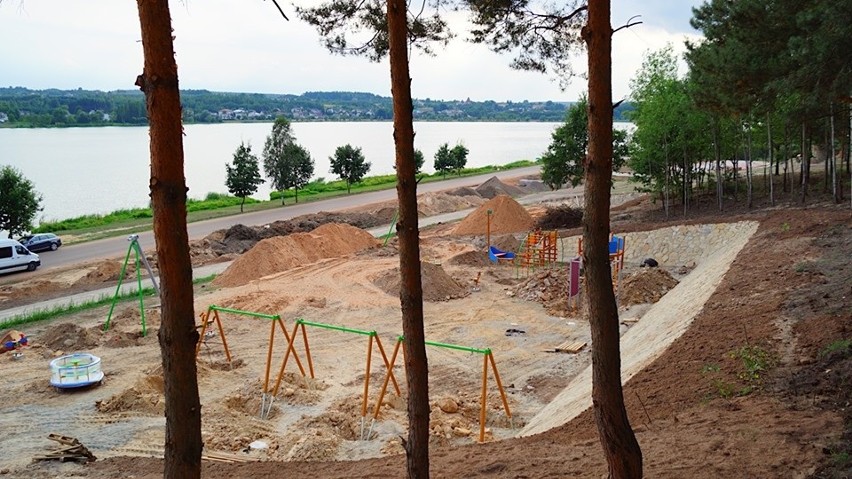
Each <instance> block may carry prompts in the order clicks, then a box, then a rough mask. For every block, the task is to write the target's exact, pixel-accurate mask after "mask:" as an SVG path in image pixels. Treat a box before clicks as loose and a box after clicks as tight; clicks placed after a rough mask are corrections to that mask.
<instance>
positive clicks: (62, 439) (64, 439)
mask: <svg viewBox="0 0 852 479" xmlns="http://www.w3.org/2000/svg"><path fill="white" fill-rule="evenodd" d="M47 438H48V439H50V440H51V441H56V442H58V443H60V444H65V445H68V446H74V445H77V444H80V440H79V439H77V438H76V437H71V436H63V435H62V434H56V433H53V432H52V433H50V434H48V435H47Z"/></svg>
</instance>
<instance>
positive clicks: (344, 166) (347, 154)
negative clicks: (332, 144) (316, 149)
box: [328, 143, 370, 193]
mask: <svg viewBox="0 0 852 479" xmlns="http://www.w3.org/2000/svg"><path fill="white" fill-rule="evenodd" d="M328 160H329V162H330V163H331V169H330V171H331V172H332V173H334V174H335V175H337V176H338V177H339V178H340V179H341V180H345V181H346V192H347V193H351V192H352V183H357V182H359V181H361V179H362V178H364V175H366V174H367V172H368V171H370V163H369V162H368V161H366V160H365V159H364V154H363V153H361V148H355V147H354V146H352V145H350V144H348V143H347V144H345V145H343V146H338V147H337V149H336V150H334V156H330V157H329V158H328Z"/></svg>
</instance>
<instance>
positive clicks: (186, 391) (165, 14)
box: [136, 0, 202, 479]
mask: <svg viewBox="0 0 852 479" xmlns="http://www.w3.org/2000/svg"><path fill="white" fill-rule="evenodd" d="M137 5H138V7H139V22H140V24H141V26H142V49H143V51H144V55H145V67H144V70H143V72H142V75H140V76H139V77H138V78H137V79H136V84H137V85H138V86H139V87H140V88H141V89H142V91H143V92H144V93H145V102H146V106H147V110H148V122H149V124H150V135H151V179H150V182H149V185H150V189H151V203H152V205H153V212H154V237H155V238H156V241H157V258H158V261H157V263H158V264H159V268H160V299H161V303H162V324H161V325H160V332H159V334H158V336H159V340H160V349H161V351H162V356H163V382H164V393H165V399H166V443H165V470H164V472H163V477H165V478H174V479H195V478H199V477H200V476H201V447H202V443H201V404H200V402H199V399H198V380H197V376H196V365H195V345H196V343H197V342H198V332H197V331H196V330H195V312H194V310H193V299H192V264H191V263H190V259H189V240H188V235H187V231H186V191H187V188H186V180H185V179H184V170H183V129H182V126H181V108H180V93H179V91H178V75H177V64H176V63H175V56H174V44H173V42H172V27H171V16H170V14H169V3H168V0H137Z"/></svg>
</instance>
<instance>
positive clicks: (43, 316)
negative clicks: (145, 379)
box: [0, 274, 216, 328]
mask: <svg viewBox="0 0 852 479" xmlns="http://www.w3.org/2000/svg"><path fill="white" fill-rule="evenodd" d="M214 278H216V275H215V274H212V275H210V276H204V277H202V278H197V279H194V280H193V281H192V284H195V285H197V284H204V283H209V282H210V281H213V279H214ZM151 296H154V288H142V297H143V298H148V297H151ZM113 298H114V296H113V295H111V294H109V295H102V296H101V297H99V298H97V299H92V300H89V301H83V302H82V303H76V304H75V303H73V302H72V303H69V304H65V305H61V306H55V307H52V308H45V309H40V310H36V311H33V312H31V313H26V314H20V315H15V316H12V317H11V318H9V319H7V320H6V321H3V322H2V323H0V328H11V327H12V326H20V325H23V324H32V323H37V322H41V321H47V320H50V319H55V318H58V317H61V316H67V315H69V314H75V313H79V312H81V311H87V310H90V309H95V308H99V307H101V306H106V305H107V304H111V303H112V301H113ZM116 300H117V302H118V303H126V302H130V301H138V300H139V292H138V291H133V292H131V293H123V294H119V295H118V297H117V298H116Z"/></svg>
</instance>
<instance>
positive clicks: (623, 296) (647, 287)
mask: <svg viewBox="0 0 852 479" xmlns="http://www.w3.org/2000/svg"><path fill="white" fill-rule="evenodd" d="M677 283H678V281H677V280H676V279H674V278H672V275H670V274H669V272H668V271H666V270H664V269H661V268H642V269H640V270H639V271H637V272H635V273H633V274H631V275H629V276H627V277H626V278H624V279H623V280H622V281H621V283H620V284H619V285H618V303H619V304H620V305H621V306H631V305H634V304H644V303H656V302H657V301H659V300H660V298H662V297H663V296H664V295H665V294H666V293H668V292H669V290H670V289H672V288H674V287H675V286H677Z"/></svg>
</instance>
